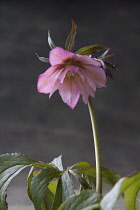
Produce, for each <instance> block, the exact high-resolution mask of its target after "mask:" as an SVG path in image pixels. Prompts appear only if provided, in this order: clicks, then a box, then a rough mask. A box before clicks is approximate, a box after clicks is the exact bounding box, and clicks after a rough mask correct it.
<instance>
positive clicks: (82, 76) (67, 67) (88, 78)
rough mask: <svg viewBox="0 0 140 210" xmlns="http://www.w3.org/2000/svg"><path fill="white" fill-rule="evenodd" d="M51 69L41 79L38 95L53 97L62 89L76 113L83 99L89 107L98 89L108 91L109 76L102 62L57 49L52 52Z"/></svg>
mask: <svg viewBox="0 0 140 210" xmlns="http://www.w3.org/2000/svg"><path fill="white" fill-rule="evenodd" d="M49 61H50V64H51V67H50V68H49V69H47V70H46V71H45V72H44V73H43V74H41V75H40V76H39V78H38V84H37V88H38V92H40V93H45V94H48V93H49V94H50V95H49V97H51V95H52V94H53V93H54V92H55V91H56V90H57V89H58V90H59V94H60V95H61V97H62V100H63V101H64V103H66V104H67V105H69V106H70V107H71V108H72V109H73V108H74V107H75V106H76V104H77V102H78V100H79V98H80V95H82V99H83V101H84V103H85V104H87V102H88V98H89V96H90V95H91V96H92V97H95V91H96V88H102V87H106V73H105V71H104V68H103V65H102V62H100V61H99V60H97V59H94V58H91V57H90V56H88V55H79V54H75V53H73V52H69V51H67V50H64V49H63V48H61V47H55V48H54V49H52V50H51V51H50V55H49Z"/></svg>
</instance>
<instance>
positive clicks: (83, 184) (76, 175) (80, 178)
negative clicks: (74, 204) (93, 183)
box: [69, 170, 91, 190]
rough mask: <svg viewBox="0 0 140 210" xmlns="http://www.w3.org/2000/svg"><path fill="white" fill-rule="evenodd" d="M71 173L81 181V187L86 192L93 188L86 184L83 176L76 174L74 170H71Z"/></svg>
mask: <svg viewBox="0 0 140 210" xmlns="http://www.w3.org/2000/svg"><path fill="white" fill-rule="evenodd" d="M69 172H70V174H72V175H73V176H74V177H75V178H76V179H77V180H78V181H79V183H80V185H81V186H82V188H83V189H84V190H87V189H91V187H90V186H89V184H88V183H87V182H86V180H85V179H84V178H83V177H82V176H81V174H79V173H77V172H75V171H74V170H69Z"/></svg>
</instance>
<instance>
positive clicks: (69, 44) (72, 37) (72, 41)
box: [65, 20, 77, 51]
mask: <svg viewBox="0 0 140 210" xmlns="http://www.w3.org/2000/svg"><path fill="white" fill-rule="evenodd" d="M76 30H77V25H76V23H75V22H74V20H72V28H71V32H70V34H69V36H68V38H67V40H66V44H65V49H66V50H68V51H73V49H74V44H75V36H76Z"/></svg>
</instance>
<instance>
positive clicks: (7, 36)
mask: <svg viewBox="0 0 140 210" xmlns="http://www.w3.org/2000/svg"><path fill="white" fill-rule="evenodd" d="M71 19H74V20H75V22H76V23H77V26H78V30H77V36H76V45H75V51H76V50H78V49H79V48H81V47H84V46H86V45H91V44H98V43H101V44H105V45H107V46H108V47H109V48H110V49H111V50H110V53H115V54H116V56H115V57H112V58H111V59H109V60H110V61H111V62H112V63H114V64H116V65H117V67H118V69H119V70H118V71H114V70H113V71H112V73H113V76H114V79H113V80H112V79H110V78H108V81H107V88H104V89H98V90H97V92H96V98H95V99H93V105H94V108H95V111H96V118H97V122H98V129H99V133H100V142H101V150H102V158H103V166H104V167H107V168H111V169H113V170H114V171H116V172H118V173H121V174H122V175H127V174H129V173H130V172H133V171H135V170H139V169H140V164H139V160H140V152H139V151H140V115H139V113H140V111H139V110H140V64H139V61H140V58H139V57H140V52H139V51H140V50H139V45H140V2H139V1H135V0H133V1H119V0H118V1H90V0H87V1H84V0H83V1H82V0H81V1H80V0H75V1H74V0H73V1H72V0H71V1H70V0H69V1H62V0H61V1H60V0H59V1H53V0H51V1H50V2H47V1H46V2H45V1H6V0H5V1H0V145H1V146H0V154H4V153H12V152H20V153H21V154H25V155H27V156H28V157H30V158H32V159H35V160H37V161H44V162H47V163H48V162H50V161H52V159H53V158H55V157H57V156H59V155H61V154H62V155H63V163H64V166H65V167H67V166H70V165H73V164H74V163H76V162H78V161H88V162H90V163H91V164H93V165H95V159H94V149H93V140H92V131H91V124H90V117H89V112H88V107H87V106H86V105H85V104H84V103H83V102H82V100H80V101H79V103H78V105H77V106H76V108H75V109H74V110H71V109H70V108H69V107H68V106H67V105H66V104H64V103H63V102H62V100H61V98H60V96H59V94H58V92H56V93H55V94H54V95H53V96H52V97H51V99H49V97H48V95H45V94H40V93H38V92H37V89H36V84H37V79H38V76H39V74H41V73H43V72H44V71H45V70H46V69H47V68H48V67H49V64H46V63H42V62H40V61H39V60H38V59H37V57H36V55H35V53H38V54H39V55H40V56H44V57H48V54H49V51H50V48H49V46H48V43H47V31H48V28H50V30H51V37H52V39H53V40H54V42H55V44H56V45H57V46H61V47H64V45H65V40H66V38H67V36H68V34H69V32H70V30H71ZM27 172H28V171H27ZM27 172H26V170H25V172H23V173H22V175H19V176H18V177H17V178H15V179H14V181H13V182H12V183H13V184H12V185H11V188H9V197H8V198H11V200H10V202H11V203H12V201H13V200H14V201H13V202H15V199H16V198H18V200H19V196H20V195H21V194H22V189H23V188H24V189H25V186H23V185H24V184H25V182H26V176H27ZM24 175H25V176H24ZM21 180H22V182H20V181H21ZM15 186H17V188H16V189H15V188H14V187H15ZM18 186H20V188H18ZM13 190H15V191H14V192H15V193H13ZM10 196H11V197H10ZM13 196H15V197H14V198H13ZM24 196H25V195H24ZM24 196H22V199H21V201H20V202H23V201H24V202H25V201H26V200H27V199H26V198H24ZM27 203H28V201H27Z"/></svg>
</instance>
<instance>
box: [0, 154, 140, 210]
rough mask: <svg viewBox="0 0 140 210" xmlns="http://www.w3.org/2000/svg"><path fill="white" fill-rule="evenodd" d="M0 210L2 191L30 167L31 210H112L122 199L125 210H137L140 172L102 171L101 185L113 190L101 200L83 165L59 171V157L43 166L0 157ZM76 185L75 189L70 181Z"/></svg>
mask: <svg viewBox="0 0 140 210" xmlns="http://www.w3.org/2000/svg"><path fill="white" fill-rule="evenodd" d="M0 165H1V167H0V209H2V210H7V209H8V205H7V203H6V197H7V195H6V191H7V188H8V186H9V184H10V182H11V181H12V179H13V178H14V177H15V176H16V175H17V174H18V173H19V172H20V171H22V170H23V169H24V168H26V167H31V170H30V172H29V176H28V195H29V198H30V199H31V201H32V202H33V205H34V208H35V210H56V209H59V210H63V209H65V210H73V209H77V210H81V209H82V210H91V209H102V210H105V209H108V210H112V209H113V208H114V206H115V204H116V202H117V200H118V198H119V197H120V196H121V195H123V197H124V202H125V205H126V209H127V210H132V209H137V205H138V200H137V194H138V191H139V189H140V172H137V173H136V174H134V175H133V176H130V177H120V175H118V174H117V173H115V172H113V171H112V170H109V169H106V168H103V169H102V176H103V181H104V182H105V183H107V184H109V185H111V186H114V187H113V188H112V189H111V191H110V192H109V193H107V194H106V195H105V196H104V197H103V198H102V196H101V194H99V193H96V192H95V184H94V183H95V174H96V173H95V172H96V169H95V168H94V167H93V166H92V165H91V164H89V163H87V162H79V163H76V164H74V165H73V166H70V167H68V168H67V169H66V170H63V166H62V160H61V156H59V157H58V158H55V159H54V160H53V161H52V162H51V163H49V164H46V163H42V162H38V161H35V160H32V159H30V158H28V157H26V156H25V155H21V154H17V153H15V154H5V155H2V156H0ZM72 177H74V178H76V179H77V180H78V182H79V187H78V188H76V187H75V186H74V183H73V178H72Z"/></svg>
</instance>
